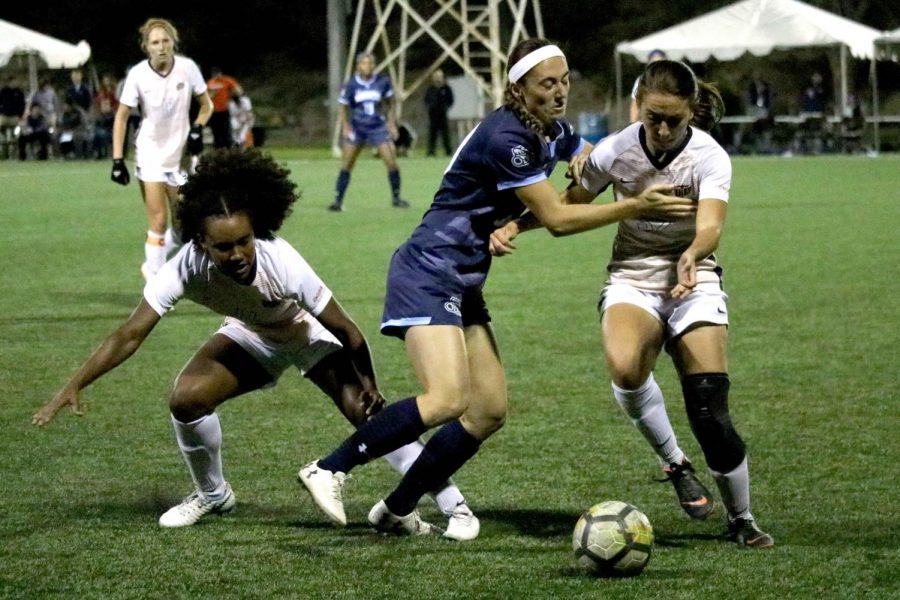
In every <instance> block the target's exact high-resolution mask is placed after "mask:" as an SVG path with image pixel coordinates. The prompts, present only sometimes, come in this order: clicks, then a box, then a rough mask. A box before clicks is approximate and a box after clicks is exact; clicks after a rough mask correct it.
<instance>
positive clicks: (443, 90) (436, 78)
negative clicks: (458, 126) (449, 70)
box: [425, 69, 453, 156]
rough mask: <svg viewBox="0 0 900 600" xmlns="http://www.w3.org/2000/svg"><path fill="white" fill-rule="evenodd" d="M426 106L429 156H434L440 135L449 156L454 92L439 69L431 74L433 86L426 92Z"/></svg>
mask: <svg viewBox="0 0 900 600" xmlns="http://www.w3.org/2000/svg"><path fill="white" fill-rule="evenodd" d="M425 106H426V107H427V108H428V156H434V145H435V143H436V142H437V138H438V135H440V136H441V141H442V143H443V145H444V152H445V153H446V154H447V156H450V155H451V154H452V152H451V150H450V126H449V124H448V123H447V111H449V110H450V107H451V106H453V90H451V89H450V86H449V85H447V82H446V80H445V79H444V72H443V71H442V70H441V69H438V70H437V71H435V72H434V73H432V74H431V85H430V86H428V89H427V90H425Z"/></svg>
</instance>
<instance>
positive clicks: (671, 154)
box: [638, 125, 694, 171]
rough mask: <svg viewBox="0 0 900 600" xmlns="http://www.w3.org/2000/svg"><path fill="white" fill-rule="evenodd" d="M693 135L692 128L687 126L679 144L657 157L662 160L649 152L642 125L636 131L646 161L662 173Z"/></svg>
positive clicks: (645, 133)
mask: <svg viewBox="0 0 900 600" xmlns="http://www.w3.org/2000/svg"><path fill="white" fill-rule="evenodd" d="M693 134H694V128H693V127H691V126H688V128H687V131H686V132H685V134H684V139H683V140H682V141H681V143H680V144H678V145H677V146H675V147H674V148H672V149H671V150H669V151H668V152H666V153H664V154H663V155H662V156H661V157H659V158H661V159H662V160H660V159H659V158H657V157H656V156H655V155H654V154H653V152H651V151H650V148H648V147H647V132H646V131H645V130H644V126H643V125H641V128H640V130H638V139H640V141H641V148H642V149H643V150H644V154H645V155H646V156H647V160H649V161H650V164H651V165H653V166H654V167H655V168H656V170H657V171H662V170H663V169H665V168H666V167H668V166H669V165H670V164H672V161H673V160H675V158H676V157H677V156H678V155H679V154H681V151H682V150H684V149H685V148H686V147H687V145H688V142H690V141H691V136H692V135H693Z"/></svg>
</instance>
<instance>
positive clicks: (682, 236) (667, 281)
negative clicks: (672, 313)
mask: <svg viewBox="0 0 900 600" xmlns="http://www.w3.org/2000/svg"><path fill="white" fill-rule="evenodd" d="M643 136H644V131H643V126H642V125H641V123H632V124H631V125H629V126H628V127H626V128H625V129H623V130H622V131H620V132H618V133H616V134H615V135H611V136H610V137H608V138H606V139H604V140H603V141H601V142H600V143H599V144H598V145H597V146H596V147H595V148H594V149H593V150H592V151H591V154H590V156H589V158H588V161H587V162H586V163H585V167H584V171H583V173H582V176H581V185H582V186H584V187H585V189H587V190H588V191H590V192H592V193H594V194H599V193H600V192H602V191H603V190H604V189H605V188H606V187H607V186H608V185H609V184H612V186H613V192H614V194H615V199H616V201H619V200H621V199H624V198H629V197H635V196H637V195H638V194H640V193H641V192H642V191H643V190H645V189H646V188H647V187H649V186H651V185H653V184H657V183H668V184H672V185H674V186H675V192H674V193H675V195H677V196H681V197H684V198H692V199H694V200H701V199H702V200H708V199H715V200H722V201H723V202H727V201H728V193H729V189H730V188H731V160H730V159H729V157H728V154H727V153H726V152H725V150H723V149H722V147H721V146H719V144H718V143H717V142H716V141H715V140H714V139H713V138H712V136H710V135H709V134H708V133H706V132H705V131H702V130H700V129H696V128H694V127H691V128H690V129H689V137H688V140H687V142H686V145H685V146H684V147H683V148H682V149H681V150H680V151H677V150H673V151H672V153H671V154H672V155H673V157H672V158H667V159H666V160H665V162H663V163H658V162H657V161H656V160H654V159H651V158H650V152H649V150H647V146H646V143H645V142H644V137H643ZM696 224H697V223H696V219H680V220H676V221H657V220H652V219H649V218H643V219H626V220H624V221H621V222H620V223H619V230H618V233H617V234H616V239H615V242H614V244H613V254H612V259H611V260H610V263H609V266H608V267H607V270H608V271H609V283H625V284H628V285H632V286H634V287H637V288H639V289H642V290H646V291H649V292H668V291H669V290H671V289H672V288H673V287H674V286H675V284H676V283H678V274H677V272H676V265H677V263H678V258H679V257H680V256H681V253H682V252H684V251H685V250H686V249H687V247H688V246H690V245H691V242H692V241H693V240H694V236H695V234H696ZM720 273H721V270H720V268H719V266H718V265H717V263H716V259H715V256H709V257H707V258H704V259H701V260H698V261H697V282H698V283H708V282H719V281H720V279H719V275H720Z"/></svg>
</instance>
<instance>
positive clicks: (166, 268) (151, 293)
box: [144, 252, 185, 317]
mask: <svg viewBox="0 0 900 600" xmlns="http://www.w3.org/2000/svg"><path fill="white" fill-rule="evenodd" d="M181 255H182V253H181V252H179V254H178V255H177V256H178V257H180V256H181ZM178 264H179V262H176V257H173V258H172V260H170V261H168V262H166V264H164V265H163V266H162V268H161V269H160V270H159V271H157V272H156V275H154V276H153V277H151V278H150V279H149V280H147V283H146V285H144V300H146V301H147V304H149V305H150V307H151V308H152V309H153V310H155V311H156V314H158V315H159V316H161V317H162V316H163V315H165V314H166V313H167V312H169V311H170V310H172V309H173V308H174V307H175V304H177V303H178V301H179V300H181V298H183V297H184V284H185V282H184V281H183V279H182V277H181V275H180V274H179V269H178V267H177V265H178Z"/></svg>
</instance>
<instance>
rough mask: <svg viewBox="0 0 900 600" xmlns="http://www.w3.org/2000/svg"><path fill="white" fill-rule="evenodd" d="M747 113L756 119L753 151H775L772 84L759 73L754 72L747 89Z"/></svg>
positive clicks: (752, 130)
mask: <svg viewBox="0 0 900 600" xmlns="http://www.w3.org/2000/svg"><path fill="white" fill-rule="evenodd" d="M747 114H749V115H750V116H752V117H753V118H754V119H755V120H754V121H753V126H752V129H751V137H752V144H753V151H754V152H755V153H757V154H770V153H771V152H772V151H773V149H772V134H773V132H774V130H775V117H774V115H772V86H771V85H769V82H768V81H766V80H765V79H763V77H762V75H760V74H759V73H753V79H752V80H751V81H750V86H749V87H748V89H747Z"/></svg>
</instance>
